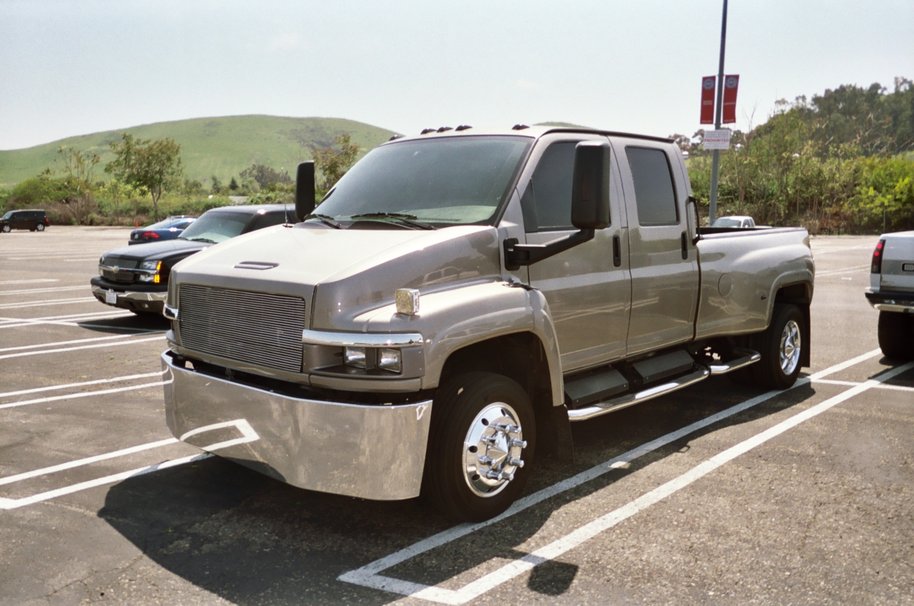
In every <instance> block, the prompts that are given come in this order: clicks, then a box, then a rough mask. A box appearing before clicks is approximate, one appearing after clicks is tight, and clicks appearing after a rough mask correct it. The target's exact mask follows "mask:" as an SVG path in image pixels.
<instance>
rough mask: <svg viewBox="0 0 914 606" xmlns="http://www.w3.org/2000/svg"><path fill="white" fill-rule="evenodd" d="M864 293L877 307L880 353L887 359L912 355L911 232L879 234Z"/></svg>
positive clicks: (913, 260) (913, 255) (913, 283)
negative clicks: (868, 283)
mask: <svg viewBox="0 0 914 606" xmlns="http://www.w3.org/2000/svg"><path fill="white" fill-rule="evenodd" d="M865 294H866V299H867V301H869V302H870V305H872V306H873V307H874V308H876V309H878V310H879V328H878V331H879V348H880V349H882V353H883V354H885V356H886V357H887V358H897V359H901V360H907V359H911V358H914V231H903V232H897V233H893V234H883V235H881V236H880V237H879V242H878V243H877V244H876V248H875V249H874V250H873V258H872V262H871V263H870V287H869V288H868V289H867V290H866V293H865Z"/></svg>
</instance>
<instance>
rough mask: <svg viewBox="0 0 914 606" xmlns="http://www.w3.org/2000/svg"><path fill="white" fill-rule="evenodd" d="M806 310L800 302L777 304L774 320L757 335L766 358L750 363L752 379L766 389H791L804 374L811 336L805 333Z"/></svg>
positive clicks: (756, 347) (757, 343)
mask: <svg viewBox="0 0 914 606" xmlns="http://www.w3.org/2000/svg"><path fill="white" fill-rule="evenodd" d="M804 332H805V329H804V322H803V314H802V313H801V312H800V309H799V308H798V307H797V306H796V305H789V304H784V303H778V304H776V305H775V306H774V313H773V315H772V318H771V324H770V325H769V326H768V329H767V330H765V332H762V333H759V334H758V335H756V336H755V338H754V339H753V345H754V348H755V349H756V351H758V352H759V353H760V354H762V359H761V360H759V361H758V362H756V363H755V364H753V365H752V366H750V367H749V368H748V369H747V370H748V371H749V373H750V375H751V377H752V382H753V383H754V384H755V385H757V386H759V387H762V388H764V389H787V388H788V387H790V386H792V385H793V384H794V383H795V382H796V380H797V377H798V376H799V375H800V365H801V362H800V361H801V360H802V359H803V357H804V355H803V354H804V348H806V347H808V346H809V345H808V342H809V339H807V337H806V334H804Z"/></svg>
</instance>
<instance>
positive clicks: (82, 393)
mask: <svg viewBox="0 0 914 606" xmlns="http://www.w3.org/2000/svg"><path fill="white" fill-rule="evenodd" d="M156 374H158V373H156ZM162 385H165V381H156V382H154V383H143V384H141V385H131V386H129V387H112V388H111V389H99V390H97V391H79V392H76V393H68V394H63V395H61V396H50V397H47V398H37V399H34V400H21V401H19V402H11V403H9V404H0V410H6V409H8V408H21V407H23V406H32V405H33V404H47V403H48V402H59V401H61V400H77V399H79V398H91V397H93V396H104V395H108V394H112V393H124V392H125V391H137V390H139V389H149V388H150V387H161V386H162Z"/></svg>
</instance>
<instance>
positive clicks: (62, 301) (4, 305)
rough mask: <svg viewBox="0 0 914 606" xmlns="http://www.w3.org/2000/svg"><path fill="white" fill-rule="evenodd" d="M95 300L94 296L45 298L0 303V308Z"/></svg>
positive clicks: (20, 307) (23, 307)
mask: <svg viewBox="0 0 914 606" xmlns="http://www.w3.org/2000/svg"><path fill="white" fill-rule="evenodd" d="M95 300H96V299H95V297H82V298H79V299H45V300H43V301H23V302H21V303H0V309H25V308H27V307H44V306H46V305H73V304H76V303H87V302H89V301H95Z"/></svg>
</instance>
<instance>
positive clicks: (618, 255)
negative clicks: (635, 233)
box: [613, 236, 622, 267]
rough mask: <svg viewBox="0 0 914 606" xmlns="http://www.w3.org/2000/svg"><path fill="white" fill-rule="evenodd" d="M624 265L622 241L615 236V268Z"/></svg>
mask: <svg viewBox="0 0 914 606" xmlns="http://www.w3.org/2000/svg"><path fill="white" fill-rule="evenodd" d="M621 265H622V240H620V239H619V236H613V267H620V266H621Z"/></svg>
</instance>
